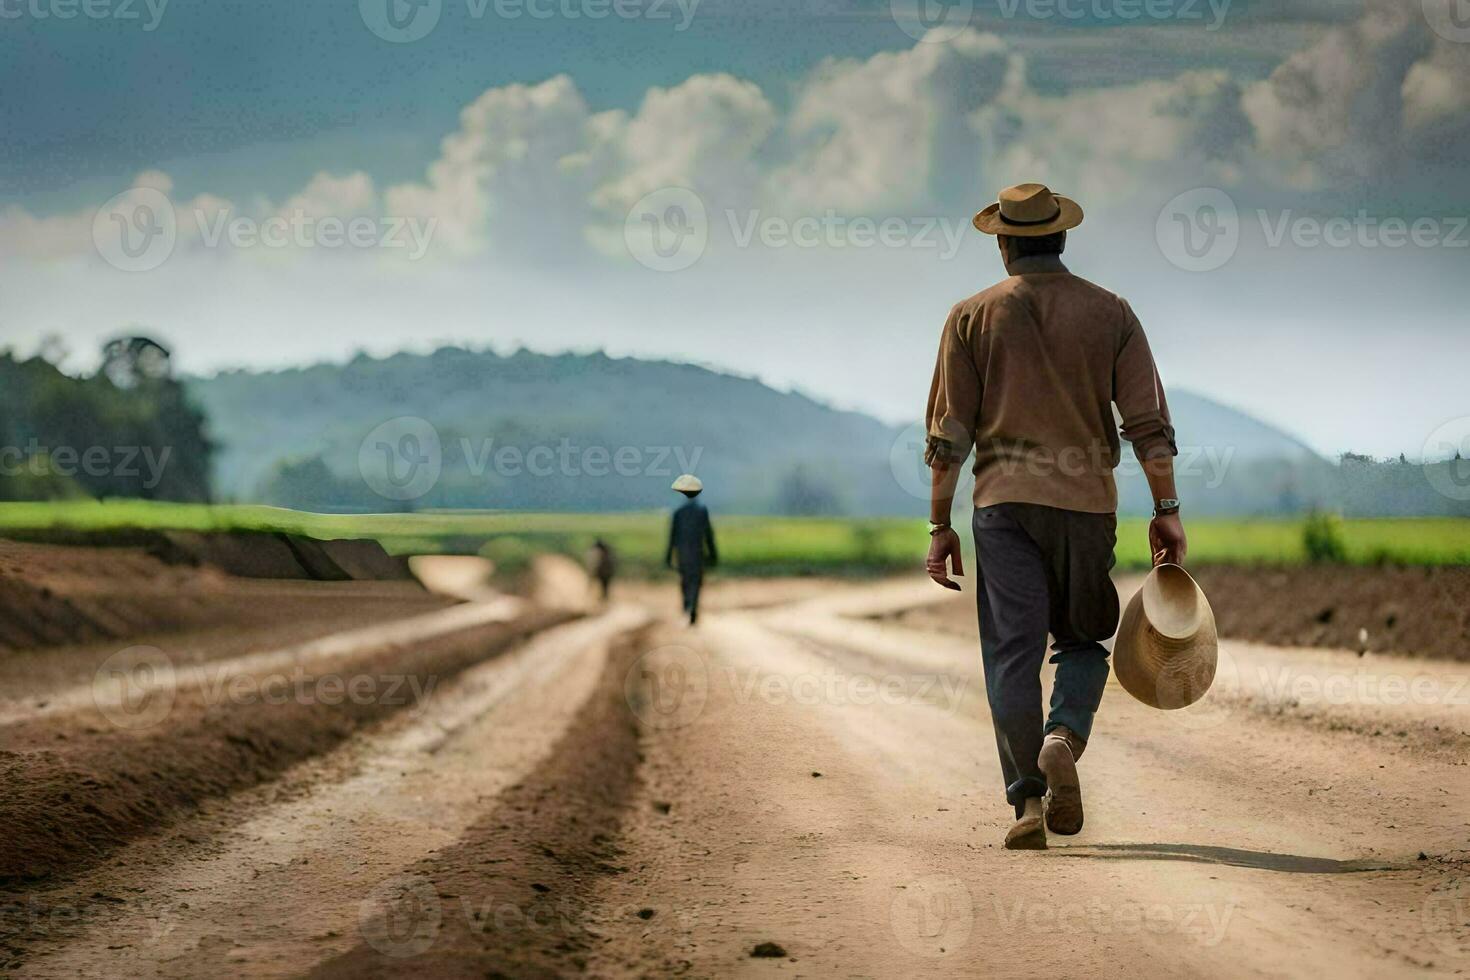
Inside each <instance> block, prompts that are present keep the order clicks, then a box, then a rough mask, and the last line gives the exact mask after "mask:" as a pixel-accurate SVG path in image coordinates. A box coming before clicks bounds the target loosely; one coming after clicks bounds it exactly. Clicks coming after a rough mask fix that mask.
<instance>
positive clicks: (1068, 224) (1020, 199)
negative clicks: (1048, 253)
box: [975, 184, 1082, 238]
mask: <svg viewBox="0 0 1470 980" xmlns="http://www.w3.org/2000/svg"><path fill="white" fill-rule="evenodd" d="M1080 224H1082V207H1081V206H1080V205H1079V204H1078V203H1077V202H1076V201H1074V200H1072V199H1071V198H1069V197H1061V196H1059V195H1057V194H1053V193H1052V192H1051V190H1050V189H1048V188H1047V186H1046V185H1045V184H1017V185H1016V186H1014V187H1007V188H1006V189H1005V190H1003V191H1001V192H1000V200H999V201H996V202H995V203H994V204H992V205H991V206H990V207H988V208H986V209H985V210H984V211H981V212H980V213H979V214H977V215H975V227H976V228H978V229H979V230H980V231H983V232H985V234H987V235H1015V236H1018V237H1021V238H1039V237H1041V236H1042V235H1052V234H1055V233H1056V232H1059V231H1066V230H1067V229H1068V228H1076V227H1077V226H1078V225H1080Z"/></svg>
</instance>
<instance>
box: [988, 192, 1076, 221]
mask: <svg viewBox="0 0 1470 980" xmlns="http://www.w3.org/2000/svg"><path fill="white" fill-rule="evenodd" d="M1061 210H1062V207H1061V205H1060V204H1058V203H1057V198H1056V195H1055V194H1053V193H1052V192H1051V188H1049V187H1047V186H1046V185H1045V184H1016V185H1015V186H1013V187H1007V188H1006V189H1005V190H1003V191H1001V192H1000V213H1001V217H1003V218H1005V219H1006V220H1007V221H1011V222H1015V223H1016V224H1042V223H1044V222H1047V221H1051V220H1053V219H1054V218H1056V217H1057V216H1058V215H1059V214H1060V213H1061Z"/></svg>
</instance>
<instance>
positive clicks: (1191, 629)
mask: <svg viewBox="0 0 1470 980" xmlns="http://www.w3.org/2000/svg"><path fill="white" fill-rule="evenodd" d="M1141 592H1142V597H1143V614H1144V616H1145V617H1147V619H1148V622H1149V625H1150V626H1152V627H1153V629H1154V631H1155V632H1157V633H1158V634H1160V635H1161V636H1163V637H1165V638H1167V639H1170V640H1188V639H1190V638H1191V637H1193V636H1194V635H1195V634H1196V633H1198V632H1199V629H1200V624H1201V622H1202V621H1203V619H1204V609H1203V608H1202V604H1201V602H1200V591H1199V586H1198V585H1196V584H1195V582H1194V579H1193V578H1191V577H1190V575H1189V573H1188V572H1186V571H1185V570H1184V569H1183V568H1181V567H1180V566H1178V565H1169V564H1165V565H1159V566H1158V567H1157V568H1155V569H1154V570H1153V571H1152V572H1151V573H1150V574H1149V576H1148V578H1147V579H1145V580H1144V583H1143V588H1142V590H1141Z"/></svg>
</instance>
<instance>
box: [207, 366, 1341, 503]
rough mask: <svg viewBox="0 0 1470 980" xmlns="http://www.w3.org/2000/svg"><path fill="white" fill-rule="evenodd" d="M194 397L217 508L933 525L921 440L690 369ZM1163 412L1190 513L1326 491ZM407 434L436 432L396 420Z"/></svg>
mask: <svg viewBox="0 0 1470 980" xmlns="http://www.w3.org/2000/svg"><path fill="white" fill-rule="evenodd" d="M188 387H189V389H190V392H191V394H192V395H193V396H194V398H195V399H196V401H197V403H198V404H199V405H200V406H201V407H202V408H203V409H204V411H205V413H206V415H207V416H208V418H209V420H210V432H211V436H212V437H213V438H214V440H215V441H216V442H217V443H218V444H219V452H218V454H217V459H216V480H215V488H216V492H217V494H218V495H219V496H220V497H222V498H225V499H240V500H261V501H265V502H270V503H278V504H284V505H291V506H298V507H310V508H314V509H334V510H335V509H341V510H385V509H395V508H398V507H404V508H427V507H494V508H537V509H562V510H622V509H647V508H650V507H659V506H663V505H665V504H667V503H668V502H669V493H668V485H669V483H670V481H671V480H672V479H673V477H674V476H675V475H677V474H678V473H679V472H681V471H683V470H685V469H692V470H694V471H695V472H697V473H698V474H699V475H700V476H701V477H702V478H703V479H704V480H705V481H706V483H707V484H708V485H709V491H708V495H709V497H710V499H711V502H712V503H716V504H718V505H719V506H720V507H722V508H724V509H726V510H727V511H742V512H751V513H761V512H785V513H867V514H883V513H892V514H916V515H919V514H923V513H924V510H925V508H924V504H923V498H924V493H925V489H924V479H925V477H924V473H923V471H922V468H921V466H920V464H919V463H918V453H919V443H920V442H921V440H922V433H921V432H920V431H919V430H918V429H917V428H916V427H909V428H902V427H892V426H888V425H885V424H883V423H882V422H879V421H877V420H876V419H873V418H870V417H868V416H866V415H863V414H860V413H856V412H844V411H837V410H835V409H833V408H830V407H828V406H826V405H823V404H821V403H820V402H817V401H814V400H812V399H810V398H808V397H806V396H804V395H800V394H791V393H786V392H780V391H776V390H775V389H772V388H770V387H768V386H766V385H764V384H762V383H760V382H758V381H754V380H751V379H748V378H740V377H734V376H731V375H727V374H721V373H719V372H716V371H711V370H708V369H706V368H701V367H695V366H692V365H687V364H675V363H670V362H665V361H645V360H637V359H633V358H611V357H607V356H606V355H603V354H600V353H599V354H585V355H582V354H561V355H545V354H535V353H531V352H528V351H520V352H517V353H515V354H511V355H507V356H503V355H498V354H495V353H491V352H477V351H467V350H463V349H460V348H453V347H447V348H443V349H440V350H438V351H435V352H434V353H432V354H427V355H418V354H397V355H394V356H391V357H387V358H381V359H379V358H372V357H367V356H359V357H358V358H356V359H354V360H353V361H351V362H350V363H347V364H342V365H326V364H321V365H315V366H311V367H306V368H300V369H291V370H282V371H268V372H249V371H236V372H230V373H225V374H221V375H218V376H215V377H212V378H202V379H201V378H196V379H190V380H189V381H188ZM1170 400H1171V403H1172V406H1173V410H1174V415H1175V421H1176V427H1177V429H1178V432H1179V443H1180V447H1181V453H1182V454H1181V459H1180V465H1181V469H1183V470H1184V471H1185V475H1184V476H1183V477H1182V479H1181V482H1182V484H1183V485H1184V487H1185V495H1186V496H1187V497H1189V499H1191V501H1192V503H1193V504H1194V508H1193V509H1194V510H1196V511H1197V512H1198V511H1213V512H1235V513H1262V512H1271V511H1276V510H1279V509H1299V508H1301V507H1303V506H1305V505H1307V504H1310V503H1313V502H1314V501H1315V500H1316V498H1317V497H1319V496H1321V495H1323V494H1325V493H1328V492H1329V489H1330V483H1331V479H1332V473H1333V472H1334V471H1335V470H1336V467H1335V466H1332V465H1331V464H1328V463H1326V462H1325V461H1323V460H1322V459H1320V458H1319V457H1317V456H1316V455H1315V454H1313V453H1312V452H1311V450H1309V449H1308V448H1307V447H1306V446H1305V445H1303V444H1302V443H1301V442H1300V441H1299V440H1297V439H1295V438H1293V437H1291V436H1290V435H1288V434H1286V433H1284V432H1281V431H1280V430H1278V429H1275V428H1273V427H1272V426H1269V425H1267V424H1265V423H1262V422H1260V421H1257V420H1256V419H1253V418H1251V417H1249V416H1247V415H1244V414H1242V413H1240V412H1238V411H1235V410H1234V409H1231V408H1228V407H1226V406H1224V405H1220V404H1218V403H1216V402H1213V401H1210V400H1208V399H1206V398H1202V397H1200V396H1197V395H1192V394H1190V393H1188V392H1183V391H1178V392H1173V393H1171V395H1170ZM404 418H409V419H422V420H424V422H426V423H428V424H429V425H431V426H432V429H428V428H427V427H426V426H425V425H424V423H423V422H417V421H408V422H404V421H400V422H396V423H395V422H391V421H390V420H394V419H399V420H402V419H404ZM385 423H389V424H388V426H387V427H386V428H380V427H382V426H384V424H385ZM405 434H406V435H409V436H411V437H412V439H411V441H408V442H404V441H403V436H404V435H405ZM435 436H437V440H438V444H439V450H438V453H437V455H436V461H441V462H442V467H441V470H440V473H439V476H438V478H437V479H436V480H433V481H431V482H425V484H424V485H423V486H421V487H418V488H415V493H417V490H418V489H422V490H423V491H424V492H422V494H419V495H414V496H412V497H411V499H408V500H404V501H399V500H393V499H388V498H385V497H384V496H383V495H381V494H380V493H378V492H375V486H376V484H375V481H377V482H378V483H380V482H381V477H380V475H375V474H380V473H381V472H382V470H383V467H384V466H385V465H386V461H385V459H384V458H382V457H381V455H380V454H382V453H386V454H388V459H387V461H392V462H395V463H397V462H400V461H399V460H398V458H397V457H398V456H399V455H400V454H402V455H403V458H405V459H407V458H408V457H409V456H410V455H414V454H418V456H423V455H424V454H426V453H427V452H428V451H429V449H430V446H429V443H430V442H431V441H432V440H433V438H434V437H435ZM365 443H366V445H367V448H366V449H364V445H365ZM415 458H417V456H416V457H415ZM405 472H406V471H405ZM1120 483H1121V486H1122V494H1123V497H1124V500H1125V505H1126V506H1128V507H1130V508H1131V509H1142V508H1144V507H1145V506H1146V499H1145V497H1144V496H1143V491H1142V481H1141V479H1140V478H1139V477H1138V476H1137V475H1136V474H1134V475H1132V476H1130V475H1129V474H1128V473H1127V472H1126V469H1125V471H1124V472H1123V473H1122V475H1121V478H1120ZM389 496H390V497H391V496H393V494H392V493H391V491H390V494H389Z"/></svg>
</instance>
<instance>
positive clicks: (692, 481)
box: [670, 473, 704, 493]
mask: <svg viewBox="0 0 1470 980" xmlns="http://www.w3.org/2000/svg"><path fill="white" fill-rule="evenodd" d="M670 489H672V490H677V491H679V492H680V493H699V492H700V491H701V490H703V489H704V484H703V483H700V482H699V477H697V476H695V475H694V474H693V473H685V474H684V475H683V476H681V477H679V478H678V479H677V480H675V481H674V485H673V486H672V487H671V488H670Z"/></svg>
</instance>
